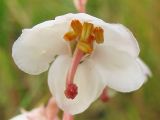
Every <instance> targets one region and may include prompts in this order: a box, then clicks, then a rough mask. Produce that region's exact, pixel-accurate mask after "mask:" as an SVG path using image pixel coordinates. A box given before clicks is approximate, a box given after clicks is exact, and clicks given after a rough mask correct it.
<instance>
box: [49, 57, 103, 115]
mask: <svg viewBox="0 0 160 120" xmlns="http://www.w3.org/2000/svg"><path fill="white" fill-rule="evenodd" d="M70 64H71V58H70V57H68V56H59V57H58V58H57V59H56V60H55V62H54V63H53V64H52V66H51V68H50V70H49V75H48V85H49V88H50V91H51V93H52V94H53V96H55V99H56V101H57V104H58V106H59V107H60V108H61V109H62V110H64V111H65V112H67V113H70V114H78V113H81V112H83V111H84V110H85V109H87V108H88V107H89V105H90V104H91V103H92V102H93V101H94V100H95V99H96V98H97V97H99V96H100V94H101V92H102V91H103V88H104V87H105V84H104V83H103V82H102V81H101V79H100V76H99V74H98V71H96V69H95V68H94V64H92V62H91V61H84V62H83V63H81V64H80V65H79V66H78V69H77V72H76V75H75V78H74V82H75V84H76V85H77V86H78V95H77V96H76V98H74V99H73V100H70V99H67V98H66V96H65V95H64V90H65V83H66V82H65V80H66V75H67V71H68V68H69V65H70Z"/></svg>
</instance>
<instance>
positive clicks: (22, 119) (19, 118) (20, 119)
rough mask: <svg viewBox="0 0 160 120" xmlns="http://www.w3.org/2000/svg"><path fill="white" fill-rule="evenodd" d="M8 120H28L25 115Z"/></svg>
mask: <svg viewBox="0 0 160 120" xmlns="http://www.w3.org/2000/svg"><path fill="white" fill-rule="evenodd" d="M10 120H28V118H27V116H26V114H20V115H17V116H15V117H14V118H11V119H10Z"/></svg>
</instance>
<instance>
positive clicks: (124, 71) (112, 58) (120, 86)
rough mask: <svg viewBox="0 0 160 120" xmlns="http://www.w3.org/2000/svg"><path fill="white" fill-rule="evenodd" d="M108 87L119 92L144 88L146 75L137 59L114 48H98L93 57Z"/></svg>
mask: <svg viewBox="0 0 160 120" xmlns="http://www.w3.org/2000/svg"><path fill="white" fill-rule="evenodd" d="M92 59H93V60H94V62H95V64H97V69H99V71H100V73H101V76H102V78H103V81H104V82H105V83H106V85H107V86H108V87H110V88H112V89H114V90H116V91H119V92H131V91H134V90H137V89H138V88H140V87H141V86H142V84H143V83H144V80H145V75H144V73H143V72H142V70H141V68H140V66H139V64H138V63H137V61H136V59H135V58H134V57H132V56H130V55H128V54H127V53H125V52H123V51H120V50H118V49H115V48H113V47H109V46H107V47H105V46H101V47H98V48H97V49H96V51H95V53H94V54H93V56H92Z"/></svg>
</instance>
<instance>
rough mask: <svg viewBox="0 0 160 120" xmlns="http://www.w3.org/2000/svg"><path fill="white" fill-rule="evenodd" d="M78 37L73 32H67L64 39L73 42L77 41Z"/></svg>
mask: <svg viewBox="0 0 160 120" xmlns="http://www.w3.org/2000/svg"><path fill="white" fill-rule="evenodd" d="M76 37H77V34H75V33H74V32H73V31H70V32H67V33H66V34H65V35H64V36H63V38H64V39H65V40H66V41H72V40H75V39H76Z"/></svg>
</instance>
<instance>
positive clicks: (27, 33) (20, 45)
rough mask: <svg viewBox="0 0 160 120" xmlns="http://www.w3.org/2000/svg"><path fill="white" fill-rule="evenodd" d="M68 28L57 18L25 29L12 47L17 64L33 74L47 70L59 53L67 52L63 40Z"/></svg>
mask: <svg viewBox="0 0 160 120" xmlns="http://www.w3.org/2000/svg"><path fill="white" fill-rule="evenodd" d="M67 30H68V27H67V26H66V23H65V22H61V21H55V20H50V21H47V22H44V23H41V24H39V25H36V26H35V27H33V28H32V29H24V30H23V31H22V34H21V36H20V37H19V38H18V39H17V40H16V41H15V43H14V45H13V48H12V56H13V59H14V61H15V63H16V64H17V66H18V67H19V68H20V69H21V70H23V71H24V72H26V73H29V74H33V75H37V74H40V73H42V72H44V71H46V70H47V69H48V67H49V64H50V63H51V62H52V61H53V60H54V57H55V56H56V55H57V54H66V53H67V51H68V50H67V49H68V48H67V45H66V43H65V42H64V41H63V35H64V33H65V32H66V31H67Z"/></svg>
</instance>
